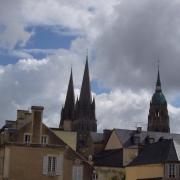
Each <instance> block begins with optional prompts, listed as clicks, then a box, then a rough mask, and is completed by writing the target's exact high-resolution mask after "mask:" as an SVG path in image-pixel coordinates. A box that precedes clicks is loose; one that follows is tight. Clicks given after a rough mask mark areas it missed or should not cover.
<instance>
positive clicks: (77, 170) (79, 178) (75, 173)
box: [72, 165, 83, 180]
mask: <svg viewBox="0 0 180 180" xmlns="http://www.w3.org/2000/svg"><path fill="white" fill-rule="evenodd" d="M72 180H83V166H82V165H74V166H73V168H72Z"/></svg>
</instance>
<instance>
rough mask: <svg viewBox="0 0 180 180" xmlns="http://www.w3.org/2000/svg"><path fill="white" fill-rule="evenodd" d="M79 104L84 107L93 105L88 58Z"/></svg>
mask: <svg viewBox="0 0 180 180" xmlns="http://www.w3.org/2000/svg"><path fill="white" fill-rule="evenodd" d="M79 103H80V105H82V106H85V107H87V106H90V104H91V103H92V97H91V87H90V78H89V65H88V56H86V64H85V69H84V76H83V81H82V86H81V92H80V98H79Z"/></svg>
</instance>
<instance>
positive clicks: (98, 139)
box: [90, 132, 104, 143]
mask: <svg viewBox="0 0 180 180" xmlns="http://www.w3.org/2000/svg"><path fill="white" fill-rule="evenodd" d="M90 137H91V139H92V141H93V142H94V143H100V142H102V141H103V140H104V134H103V133H97V132H90Z"/></svg>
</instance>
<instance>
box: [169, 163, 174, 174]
mask: <svg viewBox="0 0 180 180" xmlns="http://www.w3.org/2000/svg"><path fill="white" fill-rule="evenodd" d="M169 177H175V164H169Z"/></svg>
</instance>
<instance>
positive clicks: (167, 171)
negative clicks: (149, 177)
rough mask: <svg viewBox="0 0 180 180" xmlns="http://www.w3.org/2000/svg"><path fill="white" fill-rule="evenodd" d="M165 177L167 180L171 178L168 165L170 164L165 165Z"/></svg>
mask: <svg viewBox="0 0 180 180" xmlns="http://www.w3.org/2000/svg"><path fill="white" fill-rule="evenodd" d="M164 176H165V177H166V178H168V177H169V165H168V164H165V165H164Z"/></svg>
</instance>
